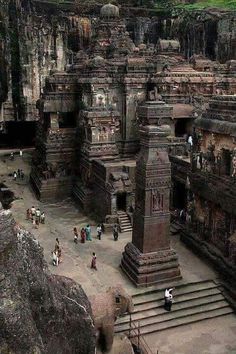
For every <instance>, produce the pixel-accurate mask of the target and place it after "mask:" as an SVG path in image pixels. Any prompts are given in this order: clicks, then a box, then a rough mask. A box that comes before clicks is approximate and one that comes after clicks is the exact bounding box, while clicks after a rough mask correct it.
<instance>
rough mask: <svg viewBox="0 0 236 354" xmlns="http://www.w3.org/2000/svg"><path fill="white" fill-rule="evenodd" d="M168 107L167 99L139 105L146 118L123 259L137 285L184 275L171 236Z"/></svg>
mask: <svg viewBox="0 0 236 354" xmlns="http://www.w3.org/2000/svg"><path fill="white" fill-rule="evenodd" d="M166 108H168V106H167V105H165V103H164V102H147V103H146V104H145V105H144V106H142V107H140V112H141V115H142V114H143V112H145V119H144V120H143V125H142V127H141V128H140V138H141V140H140V144H141V150H140V154H139V156H138V160H137V166H136V192H135V193H136V194H135V212H134V223H133V235H132V243H128V244H127V245H126V247H125V251H124V253H123V258H122V262H121V267H122V269H123V270H124V271H125V272H126V274H127V275H128V276H129V277H130V278H131V280H132V281H133V282H134V283H135V284H136V285H137V286H141V285H152V284H154V283H157V282H160V281H165V280H170V279H177V278H180V277H181V276H180V270H179V265H178V258H177V255H176V252H175V251H174V250H173V249H171V248H170V239H169V228H170V212H169V194H170V184H171V170H170V161H169V157H168V150H167V149H168V140H167V136H168V135H169V134H170V128H169V126H168V125H166V124H163V122H164V123H166V122H167V121H166V119H168V117H167V112H168V109H167V110H166ZM161 120H162V121H161ZM158 124H161V125H158Z"/></svg>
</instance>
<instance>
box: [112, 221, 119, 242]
mask: <svg viewBox="0 0 236 354" xmlns="http://www.w3.org/2000/svg"><path fill="white" fill-rule="evenodd" d="M113 237H114V241H117V240H118V237H119V232H118V225H117V224H115V225H114V226H113Z"/></svg>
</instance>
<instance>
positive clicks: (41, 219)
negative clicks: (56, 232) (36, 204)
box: [40, 211, 45, 224]
mask: <svg viewBox="0 0 236 354" xmlns="http://www.w3.org/2000/svg"><path fill="white" fill-rule="evenodd" d="M40 222H41V224H45V214H44V212H43V211H42V213H41V216H40Z"/></svg>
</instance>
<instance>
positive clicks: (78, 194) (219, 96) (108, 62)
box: [30, 4, 236, 261]
mask: <svg viewBox="0 0 236 354" xmlns="http://www.w3.org/2000/svg"><path fill="white" fill-rule="evenodd" d="M235 70H236V66H235V61H234V60H230V61H228V62H226V63H225V64H219V63H217V62H215V61H211V60H210V59H208V58H206V57H204V55H203V54H198V55H196V54H195V55H193V56H192V57H191V58H190V60H189V61H188V62H187V61H186V59H185V58H184V56H183V55H182V53H181V46H180V43H179V41H178V40H176V39H171V40H168V39H159V40H158V42H157V44H156V46H153V45H151V44H150V45H148V44H140V45H138V46H137V45H136V44H135V43H134V42H133V40H132V38H131V36H130V34H129V32H128V31H127V29H126V25H125V21H124V20H123V19H122V18H121V17H120V16H119V9H118V8H117V7H116V6H114V5H111V4H108V5H105V6H104V7H103V8H102V9H101V12H100V18H99V19H98V20H97V22H96V24H95V27H94V34H93V35H92V37H91V41H90V45H89V46H88V48H87V49H86V50H80V51H78V52H77V54H76V57H75V58H74V60H73V63H71V64H69V65H67V67H66V70H65V71H56V72H55V73H53V74H51V75H50V76H48V77H47V78H46V82H45V87H44V92H43V94H42V97H41V98H40V101H39V102H38V109H39V112H40V118H39V123H38V129H37V136H36V151H35V154H34V157H33V165H32V171H31V175H30V180H31V184H32V186H33V189H34V191H35V193H36V195H37V197H38V198H39V199H40V200H41V201H54V200H58V199H60V198H65V197H68V196H70V195H73V197H74V199H75V201H76V202H77V203H78V205H80V207H82V209H83V210H84V212H85V213H95V214H96V215H97V217H98V219H99V220H102V221H103V222H104V223H105V224H106V225H107V226H109V225H113V224H114V223H119V224H120V228H121V231H126V230H131V229H132V223H133V210H134V209H136V206H135V203H136V202H135V191H136V192H137V193H138V189H137V188H138V186H137V182H136V180H135V174H136V172H135V170H136V161H137V154H138V152H139V151H140V146H141V147H142V143H141V141H142V134H143V133H142V129H141V130H140V127H141V126H142V125H143V124H147V122H146V123H145V119H147V121H148V119H149V118H148V116H147V117H145V115H143V113H142V109H141V108H142V105H143V104H144V102H145V101H150V102H155V101H159V102H161V104H160V108H159V109H158V110H157V111H156V113H155V114H156V123H155V125H158V126H159V125H160V124H167V125H168V126H169V127H170V133H169V134H167V136H166V149H167V151H168V153H169V158H170V162H171V166H172V167H171V169H172V182H171V189H170V208H171V210H181V209H184V210H187V209H188V208H189V203H190V202H191V203H192V204H194V208H197V205H199V208H200V204H201V203H203V205H204V208H205V207H206V205H208V200H205V199H204V198H206V195H205V194H204V196H201V197H200V196H199V195H198V194H199V193H200V185H199V183H200V184H201V185H202V183H201V182H200V178H197V177H196V176H198V175H197V174H198V173H200V171H199V170H197V171H195V167H194V162H193V159H195V160H199V158H200V159H201V163H203V164H204V166H206V165H207V168H205V167H204V168H205V169H204V177H203V178H204V180H206V177H205V176H206V175H205V174H206V173H207V174H209V173H210V172H211V175H212V171H214V175H215V174H216V172H217V171H220V175H222V173H228V175H229V178H231V177H232V173H233V172H232V171H233V170H232V168H233V167H232V161H233V154H234V147H233V144H234V142H233V140H232V139H233V138H232V139H231V138H230V139H231V141H232V145H230V146H229V143H228V142H227V143H226V141H229V135H231V134H232V133H231V132H232V129H233V124H234V123H233V118H232V117H233V114H234V113H233V107H234V106H233V102H234V96H233V95H234V94H235V93H236V79H235ZM139 107H140V108H139ZM143 107H145V106H143ZM230 110H231V111H230ZM215 112H217V116H215ZM228 112H231V116H230V117H231V118H230V119H229V118H228ZM147 115H148V113H147ZM212 117H213V118H212ZM224 117H225V118H224ZM209 119H210V120H209ZM226 120H227V123H225V121H226ZM160 122H161V123H160ZM195 122H196V124H195ZM228 122H229V123H228ZM227 124H228V125H230V127H229V128H227V127H228V126H227ZM193 125H194V126H195V127H194V128H193ZM193 132H194V133H193ZM206 132H208V135H207V133H206ZM219 133H220V134H223V137H224V138H222V139H226V140H224V141H225V143H218V141H219V139H218V135H217V134H219ZM189 135H191V136H192V141H193V146H191V144H186V139H187V137H188V136H189ZM140 139H141V140H140ZM140 144H141V145H140ZM196 144H197V145H196ZM201 144H203V146H204V147H203V148H201V147H200V145H201ZM209 144H210V145H209ZM217 144H221V145H220V146H219V147H218V148H216V145H217ZM222 144H223V145H222ZM225 144H226V145H227V146H226V145H225ZM201 149H203V150H201ZM141 150H142V149H141ZM216 151H217V153H216ZM211 154H213V155H214V157H213V155H212V156H210V155H211ZM216 154H217V156H216ZM208 155H209V156H210V157H209V156H208ZM219 156H220V157H219ZM189 158H191V162H190V160H189ZM205 159H213V160H214V164H215V163H216V161H218V160H220V163H221V167H220V168H219V167H214V168H213V167H212V168H213V170H212V168H211V167H210V166H211V164H210V165H209V164H207V163H205ZM195 160H194V161H195ZM202 161H203V162H202ZM198 163H199V162H198ZM225 164H226V166H225ZM214 166H215V165H214ZM201 171H203V170H201ZM201 173H202V172H201ZM218 175H219V173H218ZM211 178H213V177H211ZM215 178H216V177H214V181H215ZM217 178H219V180H220V179H221V178H222V176H219V177H217ZM186 181H187V182H188V184H189V185H188V189H186V183H187V182H186ZM194 181H196V182H194ZM196 183H197V185H198V187H197V186H196V187H195V186H194V185H195V184H196ZM207 183H208V180H207ZM230 183H231V182H230ZM206 188H207V189H208V191H209V187H208V184H207V187H206ZM201 189H202V187H201ZM195 191H197V192H196V194H195ZM222 193H223V192H222ZM223 195H224V194H223ZM191 198H192V199H191ZM199 198H200V199H201V198H203V199H201V200H202V202H201V203H200V199H199ZM136 199H137V198H136ZM189 199H191V200H189ZM208 208H209V207H208ZM218 208H219V207H218V206H217V207H216V209H215V212H216V215H218V213H220V211H219V210H218ZM201 210H202V209H201ZM196 213H197V211H196ZM200 214H201V213H200V209H199V214H197V215H198V216H196V223H195V224H197V225H199V222H200V224H201V223H203V225H205V226H204V227H203V229H204V230H205V227H206V222H205V221H201V218H202V217H201V216H200ZM224 215H226V214H224ZM199 218H200V219H199ZM230 218H231V217H228V216H227V217H226V219H227V220H229V219H230ZM193 219H195V217H192V221H193ZM210 219H211V218H210ZM226 219H225V218H223V220H222V221H221V222H220V223H219V225H221V226H219V227H220V228H222V223H225V222H226V223H227V222H228V221H226ZM211 220H213V219H211ZM212 222H213V221H212ZM228 224H229V225H231V226H227V227H229V229H228V231H227V232H228V233H227V235H228V236H227V237H226V236H225V237H226V239H227V240H224V241H221V243H218V241H217V242H216V245H217V246H216V247H217V249H218V250H219V251H220V252H222V251H223V253H224V255H225V256H226V257H230V259H231V261H232V260H233V259H234V256H233V255H232V252H234V251H232V249H231V247H230V249H231V251H226V250H225V247H226V248H227V247H228V244H229V243H230V244H232V247H234V246H233V243H234V241H233V236H232V232H233V231H234V227H233V226H232V225H233V224H232V223H230V222H228ZM228 224H227V225H228ZM214 225H215V226H214V228H217V225H218V223H217V224H214ZM208 228H209V226H208ZM215 235H217V231H216V234H215ZM214 237H217V236H214ZM207 242H209V240H208V241H207ZM222 242H223V243H225V242H226V243H225V246H222ZM220 244H221V246H220ZM226 244H227V246H226ZM227 252H228V253H227ZM226 254H227V255H228V256H227V255H226Z"/></svg>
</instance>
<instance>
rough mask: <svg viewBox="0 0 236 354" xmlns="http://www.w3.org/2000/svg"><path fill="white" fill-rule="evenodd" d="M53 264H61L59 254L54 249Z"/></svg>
mask: <svg viewBox="0 0 236 354" xmlns="http://www.w3.org/2000/svg"><path fill="white" fill-rule="evenodd" d="M52 264H53V265H54V266H56V267H57V266H58V264H59V259H58V255H57V252H56V251H55V250H54V251H52Z"/></svg>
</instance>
